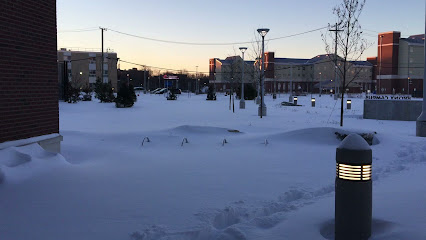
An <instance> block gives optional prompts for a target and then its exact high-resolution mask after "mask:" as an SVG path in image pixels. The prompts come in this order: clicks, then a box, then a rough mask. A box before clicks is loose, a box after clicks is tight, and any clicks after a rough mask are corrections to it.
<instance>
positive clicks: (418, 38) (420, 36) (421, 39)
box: [401, 34, 425, 44]
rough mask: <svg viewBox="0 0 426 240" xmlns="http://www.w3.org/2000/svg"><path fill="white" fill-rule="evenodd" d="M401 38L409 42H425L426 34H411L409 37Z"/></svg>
mask: <svg viewBox="0 0 426 240" xmlns="http://www.w3.org/2000/svg"><path fill="white" fill-rule="evenodd" d="M401 40H403V41H406V42H408V43H417V44H424V43H425V35H424V34H418V35H412V36H409V37H408V38H401Z"/></svg>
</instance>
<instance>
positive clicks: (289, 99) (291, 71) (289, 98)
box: [288, 64, 293, 102]
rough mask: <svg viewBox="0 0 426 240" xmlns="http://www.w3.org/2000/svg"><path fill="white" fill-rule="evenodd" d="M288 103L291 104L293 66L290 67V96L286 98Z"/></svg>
mask: <svg viewBox="0 0 426 240" xmlns="http://www.w3.org/2000/svg"><path fill="white" fill-rule="evenodd" d="M288 101H289V102H293V64H291V67H290V96H289V97H288Z"/></svg>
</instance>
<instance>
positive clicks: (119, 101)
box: [115, 83, 136, 108]
mask: <svg viewBox="0 0 426 240" xmlns="http://www.w3.org/2000/svg"><path fill="white" fill-rule="evenodd" d="M134 92H135V91H134V90H133V93H132V90H131V85H130V86H127V84H125V83H123V84H121V86H120V90H118V93H117V98H116V99H115V106H116V107H118V108H127V107H132V106H133V104H134V103H135V101H134V99H135V98H136V95H135V94H134Z"/></svg>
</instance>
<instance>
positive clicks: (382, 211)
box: [0, 94, 426, 240]
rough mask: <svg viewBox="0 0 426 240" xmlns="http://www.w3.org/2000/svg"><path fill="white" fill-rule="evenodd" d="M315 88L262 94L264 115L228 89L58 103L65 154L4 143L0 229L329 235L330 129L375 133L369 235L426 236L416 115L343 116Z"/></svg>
mask: <svg viewBox="0 0 426 240" xmlns="http://www.w3.org/2000/svg"><path fill="white" fill-rule="evenodd" d="M315 98H316V107H315V108H312V107H311V106H310V104H311V103H310V96H306V97H299V100H298V103H299V104H302V105H304V106H301V107H284V106H281V105H280V102H281V101H285V100H288V95H280V96H279V98H278V99H277V100H275V101H274V100H272V98H271V97H270V96H268V97H266V105H267V107H268V110H267V114H268V115H267V116H266V117H264V118H262V119H260V118H259V117H258V116H257V105H255V103H254V102H253V101H247V102H246V109H244V110H240V109H238V106H239V104H238V101H237V100H236V101H235V113H233V112H232V111H230V110H229V98H228V97H226V96H223V95H219V96H218V100H217V101H205V95H198V96H196V95H191V96H188V95H186V94H182V95H181V96H180V97H179V98H178V100H177V101H167V100H166V99H165V98H164V96H162V95H143V94H141V96H139V98H138V102H136V104H135V106H134V107H132V108H129V109H116V108H115V106H114V104H104V103H102V104H101V103H98V102H97V100H95V101H93V102H79V103H77V104H68V103H62V102H61V103H60V131H61V134H62V135H63V136H64V141H63V142H62V155H60V154H51V153H47V152H44V151H43V150H42V149H41V148H40V147H39V146H38V145H36V144H33V145H29V146H24V147H17V148H16V147H14V148H7V149H4V150H0V239H7V240H21V239H42V240H50V239H52V240H57V239H62V240H68V239H69V240H71V239H72V240H75V239H79V240H85V239H87V240H89V239H90V240H93V239H102V240H109V239H111V240H120V239H123V240H124V239H127V240H129V239H134V240H142V239H143V240H147V239H149V240H165V239H189V240H198V239H200V240H201V239H228V240H231V239H239V240H242V239H332V238H333V237H332V232H333V230H332V227H333V226H332V222H333V221H332V220H333V218H334V180H335V151H336V147H337V146H338V145H339V143H340V140H338V139H337V138H336V135H335V132H336V131H340V132H345V131H346V132H377V134H376V139H377V141H376V142H375V143H376V145H373V146H372V150H373V219H374V220H373V236H372V238H371V239H424V238H425V236H426V204H425V202H426V190H425V189H426V174H424V173H425V172H426V164H425V163H426V139H424V138H417V137H415V122H402V121H377V120H364V119H362V109H363V100H362V99H352V110H345V119H344V125H345V127H344V128H343V129H342V128H340V127H339V114H340V109H339V103H337V104H335V103H336V101H334V99H333V98H332V97H330V96H329V95H323V96H322V97H319V96H318V95H316V96H315ZM229 130H238V132H237V131H229ZM145 137H148V138H149V140H150V141H149V142H147V141H145V142H144V143H143V146H142V141H143V139H144V138H145ZM184 138H186V139H187V140H188V143H186V142H185V141H183V139H184ZM225 139H226V143H224V140H225ZM182 142H183V143H182Z"/></svg>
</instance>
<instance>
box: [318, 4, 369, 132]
mask: <svg viewBox="0 0 426 240" xmlns="http://www.w3.org/2000/svg"><path fill="white" fill-rule="evenodd" d="M365 1H366V0H342V3H341V4H340V5H338V6H336V7H334V8H333V14H334V15H335V16H336V18H337V23H336V24H335V25H333V27H334V29H335V30H334V32H329V33H328V34H322V38H323V41H324V43H325V50H326V52H327V53H328V56H329V58H330V61H334V63H335V68H336V73H337V75H338V76H339V78H340V79H341V81H340V83H339V88H340V90H341V91H340V93H341V105H340V126H343V102H344V94H345V90H346V88H347V87H348V86H349V84H350V83H352V82H353V81H354V80H355V79H357V77H358V75H359V72H360V71H361V69H360V68H359V69H353V68H354V64H352V63H351V61H359V60H360V58H361V56H362V54H363V53H364V51H365V50H366V49H367V48H368V45H369V44H368V42H367V40H366V39H364V38H363V37H362V30H361V25H360V23H359V17H360V15H361V12H362V10H363V8H364V5H365ZM329 27H331V25H330V24H329ZM336 30H337V31H338V30H341V32H340V33H338V34H336V32H335V31H336ZM336 37H337V38H336ZM335 53H337V55H335ZM339 56H341V57H339ZM337 62H339V63H337Z"/></svg>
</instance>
